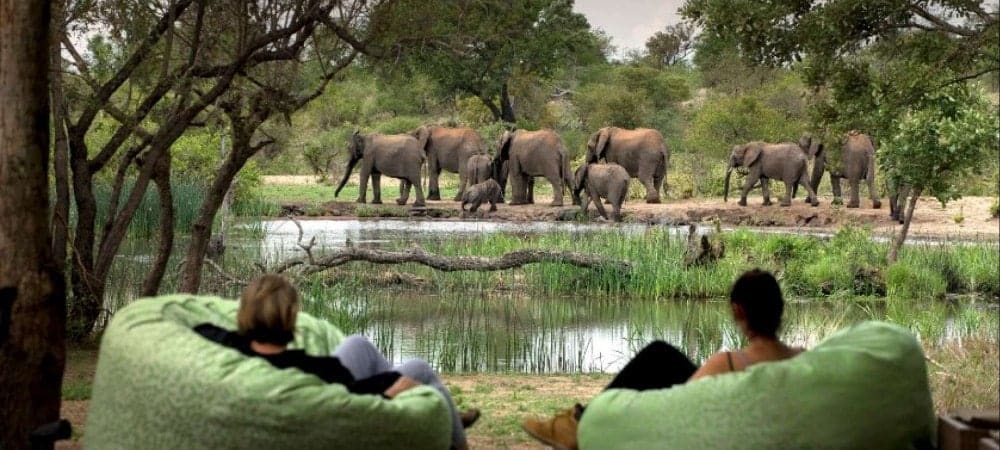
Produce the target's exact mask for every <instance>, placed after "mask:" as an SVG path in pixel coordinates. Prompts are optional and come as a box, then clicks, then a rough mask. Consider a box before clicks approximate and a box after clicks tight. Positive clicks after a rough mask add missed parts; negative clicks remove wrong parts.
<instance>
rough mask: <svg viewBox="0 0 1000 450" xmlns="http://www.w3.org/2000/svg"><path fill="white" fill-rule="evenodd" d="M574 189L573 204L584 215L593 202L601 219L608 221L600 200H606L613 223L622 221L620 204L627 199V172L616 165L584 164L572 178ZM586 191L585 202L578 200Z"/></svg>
mask: <svg viewBox="0 0 1000 450" xmlns="http://www.w3.org/2000/svg"><path fill="white" fill-rule="evenodd" d="M573 181H574V183H575V184H576V188H575V189H573V203H575V204H579V205H580V206H581V208H582V209H583V212H584V214H586V213H587V206H589V204H590V202H591V201H593V202H594V206H595V207H596V208H597V212H598V213H600V214H601V217H603V218H605V219H608V218H609V217H608V213H607V212H606V211H605V210H604V206H603V205H601V198H604V199H607V200H608V203H610V204H611V207H612V208H613V215H614V221H615V222H621V221H622V204H623V203H625V199H626V198H627V197H628V181H629V175H628V171H626V170H625V168H624V167H622V166H619V165H618V164H598V163H589V164H588V163H584V164H581V165H580V167H578V168H577V169H576V175H575V176H574V177H573ZM584 189H586V190H587V197H588V198H587V200H586V201H583V200H582V199H581V198H580V192H582V191H583V190H584Z"/></svg>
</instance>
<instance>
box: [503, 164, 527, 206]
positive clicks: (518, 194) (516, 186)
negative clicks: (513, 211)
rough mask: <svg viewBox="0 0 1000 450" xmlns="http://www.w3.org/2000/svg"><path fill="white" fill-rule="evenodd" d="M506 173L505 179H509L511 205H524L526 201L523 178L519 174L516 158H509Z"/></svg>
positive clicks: (519, 168) (519, 167)
mask: <svg viewBox="0 0 1000 450" xmlns="http://www.w3.org/2000/svg"><path fill="white" fill-rule="evenodd" d="M507 173H508V175H507V179H508V180H509V181H510V197H511V199H510V204H511V205H524V204H526V203H527V199H526V198H525V197H526V195H525V189H526V187H525V180H524V176H523V175H521V166H520V165H519V164H517V162H516V160H513V159H512V160H510V162H509V163H508V172H507Z"/></svg>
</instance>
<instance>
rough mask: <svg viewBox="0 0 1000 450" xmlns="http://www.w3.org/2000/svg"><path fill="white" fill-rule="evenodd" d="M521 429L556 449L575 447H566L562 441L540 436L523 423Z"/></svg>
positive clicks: (569, 449)
mask: <svg viewBox="0 0 1000 450" xmlns="http://www.w3.org/2000/svg"><path fill="white" fill-rule="evenodd" d="M521 429H522V430H524V432H525V433H528V436H531V437H532V438H534V439H535V440H536V441H538V442H541V443H543V444H545V445H548V446H550V447H552V448H554V449H556V450H573V449H571V448H569V447H566V446H564V445H562V444H560V443H558V442H556V441H550V440H548V439H546V438H544V437H542V436H539V435H537V434H535V433H533V432H532V431H531V430H529V429H527V428H525V426H524V425H523V424H522V425H521Z"/></svg>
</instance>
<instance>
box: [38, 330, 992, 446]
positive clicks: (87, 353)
mask: <svg viewBox="0 0 1000 450" xmlns="http://www.w3.org/2000/svg"><path fill="white" fill-rule="evenodd" d="M924 351H925V353H926V355H927V366H928V375H929V377H930V382H931V392H932V395H933V399H934V407H935V410H936V411H937V412H938V413H939V414H941V413H944V412H947V411H949V410H952V409H955V408H958V407H970V408H982V409H994V410H995V409H997V408H1000V401H998V398H1000V391H998V382H997V380H1000V366H998V365H997V361H998V358H1000V354H998V349H997V346H996V343H995V342H990V341H987V340H982V339H969V340H965V341H964V342H960V343H953V344H949V345H946V346H941V347H927V346H925V349H924ZM96 363H97V351H96V349H94V348H71V349H70V350H69V352H68V357H67V366H66V375H65V379H64V382H63V408H62V417H63V418H66V419H68V420H69V421H70V422H71V423H72V424H73V428H74V433H73V436H74V440H73V441H66V442H61V443H60V444H59V445H58V446H57V448H59V449H78V448H81V438H83V437H84V436H85V435H86V426H85V424H86V414H87V408H88V401H89V398H90V385H91V383H92V381H93V376H94V367H95V366H96ZM444 378H445V382H446V384H447V385H448V387H449V388H450V389H451V390H452V392H453V394H454V397H455V400H456V402H458V404H459V405H460V406H461V407H464V408H469V407H475V408H480V409H481V410H482V413H483V415H482V417H481V418H480V420H479V422H478V423H477V424H476V425H475V426H473V427H472V428H471V429H469V440H470V444H471V448H473V449H480V448H481V449H493V448H506V449H541V448H544V447H542V446H540V445H537V444H535V443H534V442H533V441H531V440H530V438H529V437H528V436H527V435H526V434H525V433H524V432H523V431H521V429H520V423H521V420H523V419H524V418H525V417H526V416H529V415H535V414H537V415H546V414H551V413H553V412H556V411H558V410H560V409H563V408H567V407H569V406H572V405H573V404H574V403H576V402H582V403H585V402H586V401H587V399H589V398H591V397H593V396H594V395H596V394H597V393H599V392H600V391H601V389H602V388H603V387H604V385H605V384H606V383H607V382H608V381H609V380H610V379H611V375H609V374H580V375H574V374H552V375H520V374H446V375H445V376H444Z"/></svg>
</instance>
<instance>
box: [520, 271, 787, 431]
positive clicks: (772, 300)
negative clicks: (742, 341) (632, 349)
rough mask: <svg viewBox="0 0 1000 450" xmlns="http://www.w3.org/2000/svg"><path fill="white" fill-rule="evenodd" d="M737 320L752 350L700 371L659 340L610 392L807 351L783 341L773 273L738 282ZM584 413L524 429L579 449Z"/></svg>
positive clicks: (732, 296)
mask: <svg viewBox="0 0 1000 450" xmlns="http://www.w3.org/2000/svg"><path fill="white" fill-rule="evenodd" d="M729 306H730V308H731V309H732V313H733V321H734V322H736V325H737V326H738V327H739V328H740V331H741V332H742V333H743V335H744V336H746V338H747V341H748V344H747V346H746V347H744V348H742V349H739V350H736V351H722V352H718V353H716V354H714V355H712V356H710V357H709V358H708V359H707V360H705V363H704V364H702V366H701V367H700V368H699V367H698V366H696V365H695V364H694V363H692V362H691V360H690V359H688V357H687V356H686V355H684V353H682V352H681V351H680V350H677V348H675V347H674V346H672V345H670V344H668V343H666V342H663V341H654V342H652V343H651V344H649V345H647V346H646V347H645V348H643V349H642V350H640V351H639V353H637V354H636V355H635V356H634V357H633V358H632V359H631V360H629V362H628V363H626V364H625V367H624V368H622V370H621V372H619V373H618V375H616V376H615V378H614V379H612V380H611V383H609V384H608V385H607V387H605V389H634V390H637V391H644V390H652V389H665V388H669V387H671V386H674V385H677V384H683V383H685V382H687V381H689V380H694V379H698V378H702V377H707V376H712V375H719V374H724V373H728V372H739V371H742V370H744V369H746V368H747V367H749V366H751V365H754V364H758V363H763V362H770V361H780V360H784V359H788V358H791V357H793V356H795V355H797V354H799V353H801V352H802V350H803V349H801V348H794V347H790V346H788V345H787V344H785V343H783V342H781V340H780V339H779V338H778V329H779V328H780V326H781V315H782V313H783V312H784V307H785V301H784V299H783V298H782V296H781V287H780V286H778V280H776V279H775V278H774V276H773V275H771V274H770V273H769V272H765V271H763V270H760V269H754V270H750V271H748V272H745V273H744V274H743V275H741V276H740V277H739V279H737V280H736V282H735V283H733V288H732V290H731V291H730V293H729ZM583 413H584V407H583V406H582V405H580V404H577V405H575V406H574V407H573V408H570V409H568V410H565V411H563V412H561V413H559V414H557V415H555V416H554V417H552V418H549V419H545V420H537V419H527V420H525V421H524V422H523V423H522V424H521V427H522V428H524V430H525V431H526V432H527V433H528V434H529V435H531V437H533V438H535V439H537V440H539V441H541V442H543V443H545V444H548V445H550V446H553V447H555V448H557V449H575V448H576V426H577V424H578V423H579V420H580V417H581V416H582V415H583Z"/></svg>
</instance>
